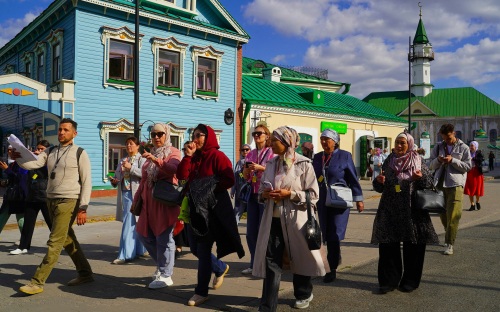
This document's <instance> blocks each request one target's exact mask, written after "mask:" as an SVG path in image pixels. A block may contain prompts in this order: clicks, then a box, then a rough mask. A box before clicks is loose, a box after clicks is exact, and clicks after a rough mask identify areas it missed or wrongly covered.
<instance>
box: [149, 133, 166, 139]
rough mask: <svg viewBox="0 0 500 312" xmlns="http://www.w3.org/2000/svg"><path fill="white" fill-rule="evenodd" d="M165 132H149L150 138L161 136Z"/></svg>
mask: <svg viewBox="0 0 500 312" xmlns="http://www.w3.org/2000/svg"><path fill="white" fill-rule="evenodd" d="M164 134H165V132H151V138H152V139H154V138H155V137H158V138H161V137H162V136H163V135H164Z"/></svg>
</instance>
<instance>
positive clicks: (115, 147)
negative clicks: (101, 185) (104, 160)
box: [108, 133, 130, 173]
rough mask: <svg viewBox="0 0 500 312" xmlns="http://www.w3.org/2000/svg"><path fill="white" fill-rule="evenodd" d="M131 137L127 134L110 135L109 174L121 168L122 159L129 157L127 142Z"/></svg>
mask: <svg viewBox="0 0 500 312" xmlns="http://www.w3.org/2000/svg"><path fill="white" fill-rule="evenodd" d="M129 136H130V134H126V133H110V134H109V151H108V155H109V158H108V172H110V173H112V172H115V171H116V170H117V169H118V167H119V163H120V159H122V158H124V157H126V156H127V155H128V153H127V147H126V146H125V141H126V140H127V138H128V137H129Z"/></svg>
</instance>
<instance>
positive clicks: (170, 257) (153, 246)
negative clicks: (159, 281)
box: [137, 223, 175, 276]
mask: <svg viewBox="0 0 500 312" xmlns="http://www.w3.org/2000/svg"><path fill="white" fill-rule="evenodd" d="M174 226H175V223H174V224H173V225H171V226H170V227H169V228H168V229H166V230H165V231H164V232H163V233H161V234H160V235H158V236H155V235H154V234H153V231H152V230H151V229H150V228H148V236H147V237H144V236H142V235H141V234H139V233H137V238H139V240H140V241H141V243H142V244H143V245H144V247H146V249H147V250H148V252H149V255H150V256H151V258H153V260H154V261H155V262H156V266H157V268H158V270H159V271H160V272H161V273H162V274H165V275H166V276H172V274H174V261H175V260H174V259H175V242H174Z"/></svg>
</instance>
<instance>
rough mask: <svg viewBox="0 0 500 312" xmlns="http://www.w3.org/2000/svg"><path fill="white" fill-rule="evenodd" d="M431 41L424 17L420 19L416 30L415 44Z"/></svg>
mask: <svg viewBox="0 0 500 312" xmlns="http://www.w3.org/2000/svg"><path fill="white" fill-rule="evenodd" d="M426 43H429V38H427V33H426V32H425V28H424V22H422V19H420V20H419V21H418V27H417V31H416V32H415V38H413V44H426Z"/></svg>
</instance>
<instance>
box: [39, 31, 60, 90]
mask: <svg viewBox="0 0 500 312" xmlns="http://www.w3.org/2000/svg"><path fill="white" fill-rule="evenodd" d="M45 40H46V41H47V43H48V44H49V46H50V59H51V62H50V68H51V70H50V83H48V85H55V84H57V83H58V81H59V80H61V79H62V72H63V62H64V59H63V58H64V57H63V55H64V53H63V48H64V30H63V29H62V28H59V29H53V30H51V31H50V33H49V35H48V36H47V38H45ZM57 44H59V73H58V74H59V80H58V81H54V71H53V70H52V69H53V68H54V67H53V66H52V65H53V64H52V60H53V59H54V56H53V55H52V54H53V53H54V46H56V45H57ZM47 66H48V64H47V55H45V65H44V70H45V71H46V70H47V69H46V67H47Z"/></svg>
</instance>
